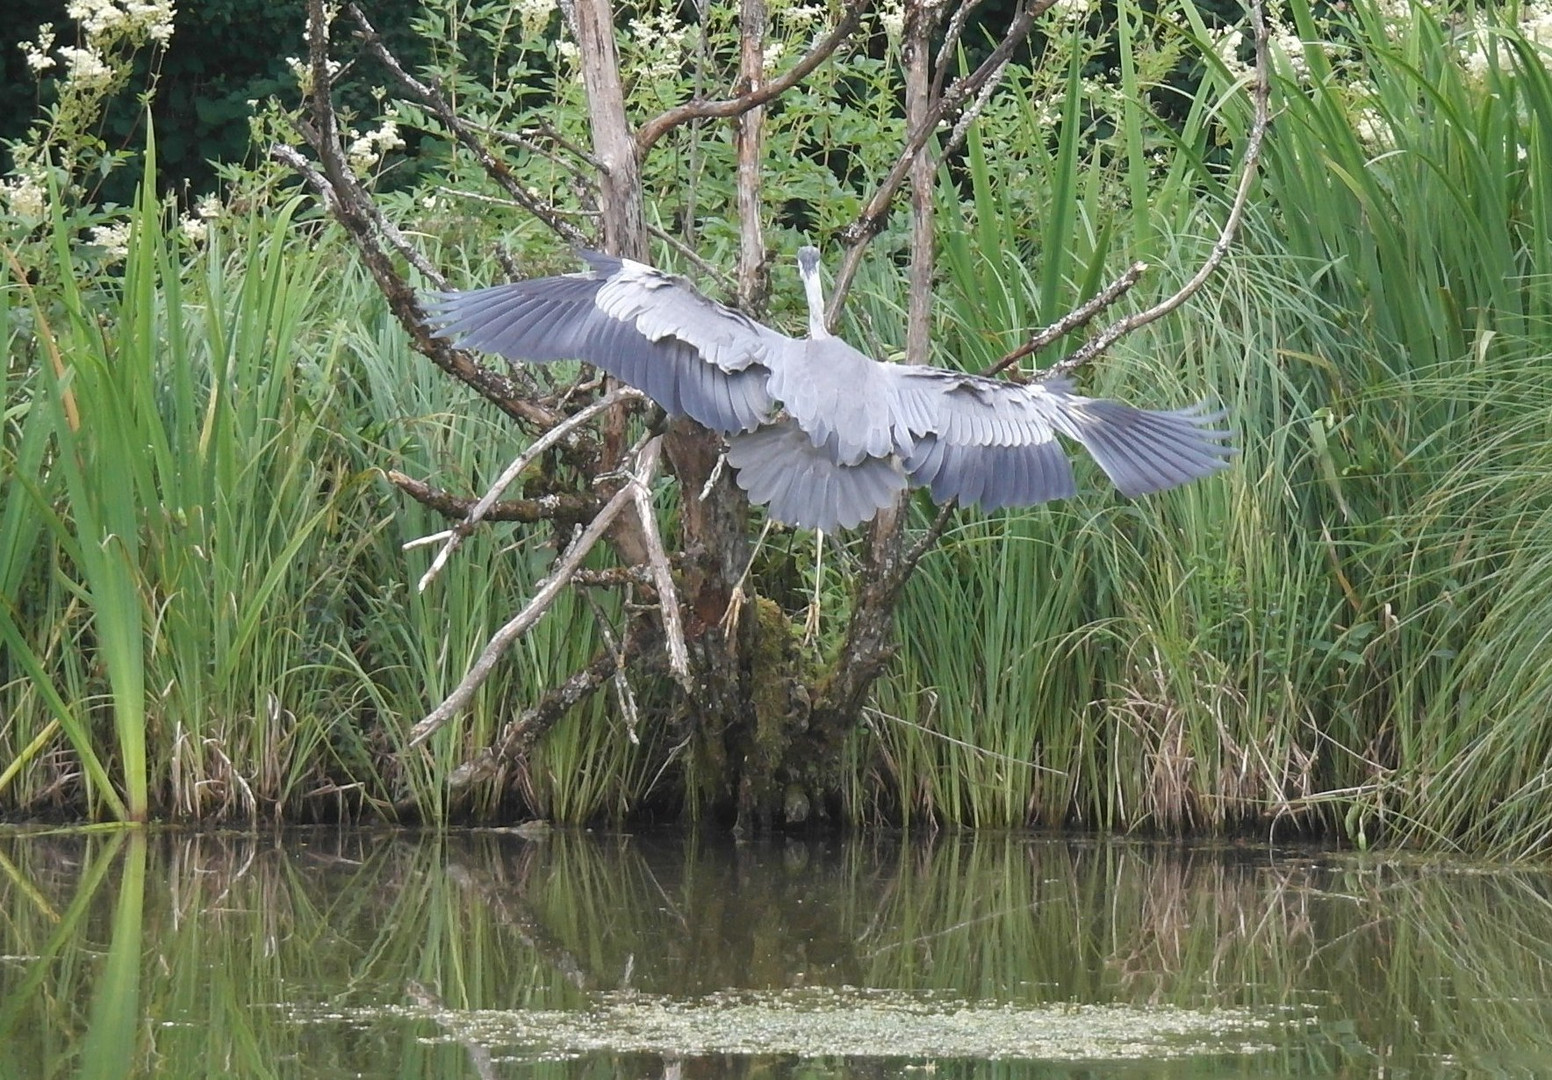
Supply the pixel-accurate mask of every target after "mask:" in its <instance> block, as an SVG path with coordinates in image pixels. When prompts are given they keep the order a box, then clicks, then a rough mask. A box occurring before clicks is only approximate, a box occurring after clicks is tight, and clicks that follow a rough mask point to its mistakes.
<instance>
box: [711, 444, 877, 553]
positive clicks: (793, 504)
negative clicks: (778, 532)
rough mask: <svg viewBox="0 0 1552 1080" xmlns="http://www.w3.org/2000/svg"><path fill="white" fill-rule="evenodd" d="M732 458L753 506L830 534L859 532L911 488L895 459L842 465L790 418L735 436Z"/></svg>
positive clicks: (774, 515) (867, 459)
mask: <svg viewBox="0 0 1552 1080" xmlns="http://www.w3.org/2000/svg"><path fill="white" fill-rule="evenodd" d="M727 460H728V464H729V465H731V466H733V468H735V469H737V470H738V486H739V487H741V488H743V489H744V491H745V492H746V493H747V494H748V495H749V501H750V502H752V503H754V504H755V505H757V506H758V505H767V506H769V508H770V514H771V516H772V517H774V518H776V519H777V520H778V521H784V522H787V523H788V524H790V525H799V526H802V527H803V528H807V529H823V530H825V531H826V532H835V531H836V530H837V529H851V528H855V527H856V526H858V525H860V524H861V523H862V522H864V521H867V520H868V519H870V518H871V517H873V515H874V514H876V513H878V512H879V511H880V510H882V509H883V508H884V507H886V506H889V505H890V504H892V503H893V502H894V500H895V498H896V497H897V496H898V495H899V494H900V492H902V491H904V490H905V488H906V478H905V474H904V473H903V472H901V470H900V465H899V463H898V461H896V460H895V459H894V458H893V457H869V458H864V459H863V460H862V461H861V462H859V463H858V464H855V465H849V464H845V463H842V462H839V461H837V460H836V459H835V457H834V454H833V451H832V450H831V449H830V448H827V447H819V446H815V445H814V443H813V440H812V439H811V438H810V437H809V435H808V433H807V432H805V431H804V430H803V429H802V428H800V427H798V425H797V424H796V423H795V422H794V421H792V420H790V419H789V420H783V421H781V422H779V423H776V424H770V425H767V426H766V427H763V428H761V429H760V430H758V431H754V432H748V433H743V434H738V435H734V436H733V437H732V439H731V440H729V443H728V453H727Z"/></svg>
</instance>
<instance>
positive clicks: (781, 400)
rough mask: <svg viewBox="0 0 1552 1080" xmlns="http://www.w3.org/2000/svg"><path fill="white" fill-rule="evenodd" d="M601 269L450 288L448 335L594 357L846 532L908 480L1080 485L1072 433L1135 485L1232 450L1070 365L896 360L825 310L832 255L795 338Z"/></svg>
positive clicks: (444, 324) (938, 488) (980, 486)
mask: <svg viewBox="0 0 1552 1080" xmlns="http://www.w3.org/2000/svg"><path fill="white" fill-rule="evenodd" d="M581 256H582V258H583V259H584V260H585V261H586V263H587V266H588V268H587V270H585V271H583V272H581V273H577V274H565V275H561V276H558V277H544V278H534V279H530V280H526V281H516V282H512V283H509V284H506V285H494V286H491V287H489V288H483V289H473V290H470V291H466V292H447V293H441V294H438V295H437V297H436V298H435V300H434V302H433V304H432V305H431V310H432V313H433V321H434V323H435V324H436V325H437V326H438V327H439V329H438V331H437V332H438V334H440V335H441V336H444V337H447V338H449V339H452V340H453V341H454V342H455V343H456V344H457V345H459V346H460V347H473V348H476V349H480V350H483V351H486V352H491V353H496V354H498V355H500V356H503V357H505V358H506V359H508V360H512V361H528V362H536V363H547V362H549V361H554V360H585V361H587V362H588V363H590V364H593V365H594V366H596V367H598V368H601V369H602V370H604V371H606V372H608V373H609V374H610V375H613V376H615V377H616V378H618V379H620V380H621V381H623V382H625V383H627V384H629V385H631V386H634V387H636V388H637V389H639V390H641V391H643V392H644V393H645V394H646V395H647V396H648V397H650V398H651V399H652V400H653V401H656V402H657V403H658V404H659V405H660V406H662V407H663V409H664V410H665V411H666V412H667V413H669V414H670V415H674V416H688V417H689V418H690V419H692V420H695V421H697V422H698V423H700V424H703V425H705V426H706V427H708V428H710V429H711V430H713V431H716V432H720V433H721V434H723V435H725V436H727V438H728V450H727V462H728V464H729V465H731V466H732V467H733V468H734V469H735V470H737V480H738V484H739V486H740V487H742V488H743V489H744V491H745V492H746V493H747V494H748V496H749V501H750V502H751V503H754V504H756V505H765V506H767V507H768V508H769V512H770V514H771V516H772V517H774V518H776V519H777V520H778V521H783V522H786V523H788V524H792V525H800V526H804V527H806V528H810V529H821V530H824V531H827V532H833V531H835V530H837V529H841V528H852V527H855V526H857V525H859V524H861V523H862V522H864V521H867V520H869V519H870V518H872V517H873V515H874V514H876V513H877V512H878V511H879V510H881V509H883V508H884V507H887V506H889V505H891V504H892V503H893V502H894V501H895V499H896V497H897V496H898V495H899V494H900V492H902V491H904V490H905V489H906V488H907V487H908V486H917V487H925V488H927V489H928V490H929V491H930V492H931V494H932V498H933V499H934V500H935V501H937V502H939V503H945V502H947V501H949V500H950V499H958V500H959V501H960V502H961V503H967V504H968V503H976V504H979V505H980V506H981V507H982V508H983V509H986V510H995V509H998V508H1001V507H1005V506H1032V505H1035V504H1037V503H1042V502H1046V501H1048V500H1051V499H1061V498H1065V497H1068V496H1070V495H1073V494H1075V493H1076V491H1077V485H1076V484H1075V483H1074V480H1073V475H1072V466H1071V464H1070V462H1069V461H1068V459H1067V454H1066V451H1065V450H1064V448H1063V447H1062V445H1061V444H1060V443H1059V442H1058V440H1057V436H1058V435H1061V436H1063V437H1065V438H1068V439H1071V440H1073V441H1075V442H1077V443H1079V444H1080V445H1082V446H1083V447H1084V448H1085V449H1087V450H1088V452H1089V453H1090V454H1091V455H1092V456H1093V457H1094V459H1095V461H1097V462H1098V463H1099V466H1100V468H1101V469H1103V470H1104V471H1105V473H1106V474H1107V475H1108V476H1109V477H1110V479H1111V481H1112V482H1113V483H1114V484H1115V486H1116V487H1117V488H1118V489H1119V490H1120V491H1121V493H1122V494H1124V495H1127V496H1131V497H1135V496H1139V495H1146V494H1149V493H1151V492H1155V491H1163V490H1165V489H1167V488H1172V487H1176V486H1177V485H1180V484H1184V483H1186V482H1187V481H1189V480H1195V479H1198V478H1199V477H1203V476H1207V475H1208V474H1210V473H1212V472H1215V471H1216V470H1218V469H1221V468H1223V467H1224V466H1226V465H1227V464H1228V460H1229V458H1230V457H1231V456H1232V454H1233V453H1234V450H1233V448H1232V447H1231V446H1230V445H1228V439H1229V432H1227V431H1225V430H1222V429H1220V428H1218V427H1216V426H1215V425H1216V424H1217V423H1218V421H1219V420H1220V419H1221V414H1214V413H1209V412H1207V411H1206V409H1205V407H1204V406H1202V405H1198V406H1195V407H1191V408H1185V409H1176V410H1173V411H1167V412H1164V411H1160V412H1155V411H1150V410H1145V409H1137V408H1134V407H1132V406H1130V405H1126V404H1123V403H1122V402H1119V401H1110V400H1104V399H1099V398H1090V397H1084V396H1082V395H1080V394H1078V393H1076V392H1075V391H1074V389H1073V384H1072V382H1071V381H1070V380H1068V379H1065V378H1052V379H1047V380H1045V381H1037V382H1030V383H1024V384H1019V383H1012V382H1007V381H1003V380H999V379H989V378H983V377H981V376H978V375H970V374H966V373H964V372H960V371H951V370H949V369H946V368H938V367H927V366H911V365H905V364H895V363H885V362H881V361H878V360H874V359H873V358H872V357H870V356H867V355H865V354H864V353H861V352H859V351H858V350H856V349H854V348H852V347H851V346H850V345H848V344H847V343H846V342H844V341H842V340H840V339H839V338H836V337H834V336H832V335H831V334H830V333H829V332H828V331H827V330H826V329H825V325H824V314H823V312H824V299H823V295H822V292H821V286H820V281H819V252H818V250H817V249H815V248H811V247H805V248H803V249H802V250H801V251H799V252H798V268H799V272H800V274H801V275H802V279H803V285H804V290H805V292H806V294H807V298H808V312H809V315H808V331H809V332H808V337H806V338H801V339H799V338H791V337H788V336H787V335H785V334H782V333H780V332H778V331H776V330H773V329H771V328H770V327H768V326H763V325H761V324H760V323H758V322H755V321H754V320H753V319H750V318H749V317H748V316H746V315H743V314H741V313H740V312H738V311H735V310H733V309H732V308H729V307H725V306H723V305H722V304H719V303H716V302H715V301H713V300H710V299H708V298H707V297H706V296H704V295H702V294H701V293H700V292H699V291H698V290H696V288H695V287H694V286H693V285H691V284H690V283H689V282H688V281H685V280H684V279H682V278H678V277H674V276H672V275H669V274H665V273H663V272H661V271H659V270H655V269H653V268H652V267H650V266H647V265H644V264H643V263H639V262H634V261H632V260H630V259H622V258H616V257H614V256H612V255H601V254H598V253H596V252H590V251H584V252H581Z"/></svg>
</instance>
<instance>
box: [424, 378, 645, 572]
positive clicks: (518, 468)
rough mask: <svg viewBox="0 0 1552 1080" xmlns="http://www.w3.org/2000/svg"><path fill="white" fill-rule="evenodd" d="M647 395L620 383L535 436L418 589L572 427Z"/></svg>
mask: <svg viewBox="0 0 1552 1080" xmlns="http://www.w3.org/2000/svg"><path fill="white" fill-rule="evenodd" d="M645 397H646V395H645V394H643V393H642V392H641V391H640V390H636V389H634V388H632V387H629V386H620V387H616V388H615V389H614V390H613V391H612V392H610V393H608V394H606V395H604V396H603V397H601V398H599V399H598V400H597V401H595V402H593V403H592V404H591V405H589V406H588V407H587V408H585V409H580V410H578V411H577V412H576V413H574V414H572V415H571V416H568V417H567V418H566V419H565V420H562V421H561V422H560V423H558V424H556V425H555V426H554V427H552V428H551V429H550V430H549V431H546V432H545V433H544V434H543V435H541V436H540V437H539V438H537V439H535V440H534V441H533V443H532V444H531V445H530V446H529V447H528V448H527V449H526V450H524V451H523V452H522V453H521V454H519V455H518V456H517V458H516V459H515V460H514V461H513V462H512V463H511V464H510V465H508V466H507V467H506V468H505V469H504V470H502V473H501V475H500V476H498V477H497V478H496V482H495V483H493V484H491V485H490V488H489V490H487V491H486V492H485V494H484V495H483V496H481V497H480V501H479V502H477V503H475V504H474V507H473V509H471V510H470V511H469V515H468V517H466V518H464V520H463V523H462V524H461V525H459V526H458V528H456V529H454V530H453V532H452V535H451V536H449V537H448V538H447V542H446V543H445V544H443V545H442V550H441V551H439V552H437V555H436V558H435V559H433V560H431V565H430V566H429V567H428V568H427V569H426V572H425V573H424V574H422V575H421V578H420V584H419V585H418V586H417V587H416V589H417V591H418V592H425V591H426V586H428V585H430V584H431V583H432V582H433V581H435V580H436V576H437V575H438V574H440V573H441V572H442V568H443V567H444V566H446V565H447V560H448V559H450V558H452V557H453V552H455V551H457V550H458V545H460V544H462V543H463V538H464V537H465V536H467V535H469V533H470V532H472V531H473V530H474V527H475V526H476V525H478V524H479V523H480V522H481V521H483V520H484V519H485V515H486V514H487V513H489V512H490V508H491V507H493V506H495V505H496V501H497V500H498V499H500V498H501V494H502V492H504V491H506V489H507V488H508V487H509V486H510V485H511V484H512V481H514V480H516V479H517V478H518V476H520V475H521V474H522V472H523V470H524V469H526V468H528V466H529V465H531V464H533V462H534V461H535V460H536V459H537V458H538V457H539V455H540V454H542V453H544V452H545V451H546V450H548V449H549V448H550V447H552V446H554V445H555V444H556V443H558V442H560V441H561V440H562V439H564V438H565V437H566V436H567V435H568V434H570V433H571V432H572V431H574V430H576V429H577V428H579V427H581V426H582V425H583V424H585V423H587V422H588V421H589V420H591V419H592V418H593V417H595V416H597V415H598V414H599V413H601V412H603V411H604V410H605V409H608V408H612V407H613V406H614V405H615V404H617V403H619V402H621V401H627V400H636V401H640V400H643V399H644V398H645Z"/></svg>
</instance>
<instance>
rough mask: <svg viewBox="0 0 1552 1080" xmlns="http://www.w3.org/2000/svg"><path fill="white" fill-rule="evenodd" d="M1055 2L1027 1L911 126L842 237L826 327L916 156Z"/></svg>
mask: <svg viewBox="0 0 1552 1080" xmlns="http://www.w3.org/2000/svg"><path fill="white" fill-rule="evenodd" d="M1053 3H1055V0H1028V2H1027V3H1025V4H1024V5H1023V6H1021V7H1020V8H1019V10H1018V13H1017V14H1016V15H1015V16H1014V17H1013V22H1012V23H1011V24H1009V26H1008V30H1007V33H1005V34H1003V36H1002V40H1001V41H999V42H998V43H997V47H996V48H994V49H993V50H992V51H991V52H990V53H989V54H988V55H987V57H986V59H985V60H983V61H981V63H980V65H979V66H978V67H977V68H976V69H975V70H974V71H972V72H971V73H970V74H968V75H966V76H964V77H963V78H960V79H956V80H955V81H954V82H953V83H952V84H951V85H950V86H949V87H948V89H946V90H944V91H943V93H942V94H941V95H939V96H937V97H936V98H935V99H934V100H933V101H932V103H931V105H930V106H929V107H928V108H927V109H926V110H925V112H924V114H923V115H922V117H921V119H920V121H919V122H917V123H916V124H914V125H913V126H912V127H911V129H910V133H909V135H908V136H907V137H906V141H905V147H904V148H903V149H902V150H901V151H900V156H899V157H897V158H896V159H895V163H894V165H892V166H891V167H890V169H889V172H888V174H887V175H886V176H885V177H884V179H883V180H881V181H880V182H879V183H878V185H877V187H875V188H874V189H873V195H872V197H871V198H869V199H868V202H867V205H866V206H864V207H863V209H862V212H861V213H860V214H858V215H857V219H856V220H855V221H853V222H852V223H851V224H850V225H848V226H847V227H846V229H845V231H844V233H843V237H844V240H845V243H846V255H845V257H844V258H842V260H841V266H840V269H839V270H838V271H837V272H836V275H835V281H834V285H833V289H832V292H831V294H830V302H829V304H828V306H827V308H826V310H825V322H826V323H829V324H831V325H833V324H834V323H835V321H836V319H837V318H838V317H839V315H840V311H841V307H842V306H843V304H844V303H845V300H846V294H847V293H848V292H850V291H851V283H852V279H853V278H855V277H856V276H857V269H858V268H859V267H860V266H861V265H862V256H863V254H864V253H865V252H866V250H867V245H868V243H869V242H870V241H871V240H872V239H873V237H874V236H876V235H878V232H879V230H880V229H882V228H883V227H884V220H885V218H886V217H887V216H888V214H889V208H890V207H891V206H893V205H894V201H895V196H896V195H897V194H899V191H900V185H901V184H903V183H905V180H906V177H907V176H909V175H910V171H911V164H912V162H914V161H915V159H916V155H918V154H920V153H921V152H922V150H923V148H924V147H926V145H927V143H928V141H929V140H930V139H931V138H932V136H933V133H934V132H936V131H937V129H938V124H939V123H940V122H942V120H943V119H944V117H946V116H948V115H950V114H951V113H954V112H956V111H958V110H959V109H961V108H962V107H964V106H965V104H966V103H967V102H970V101H972V100H974V99H975V98H976V97H977V95H979V94H980V93H981V91H982V89H983V88H984V87H985V86H986V85H987V84H988V83H990V82H994V81H995V79H996V77H997V76H999V75H1000V74H1001V73H1002V70H1003V68H1004V67H1006V65H1007V62H1008V58H1009V57H1011V56H1012V55H1013V52H1014V50H1016V49H1017V48H1018V47H1019V46H1020V45H1022V44H1023V43H1024V39H1025V38H1027V37H1028V36H1029V32H1030V30H1031V29H1033V27H1034V25H1035V20H1036V19H1037V18H1039V17H1040V15H1041V14H1042V13H1043V12H1044V11H1045V10H1046V9H1047V8H1049V7H1050V6H1051V5H1052V4H1053Z"/></svg>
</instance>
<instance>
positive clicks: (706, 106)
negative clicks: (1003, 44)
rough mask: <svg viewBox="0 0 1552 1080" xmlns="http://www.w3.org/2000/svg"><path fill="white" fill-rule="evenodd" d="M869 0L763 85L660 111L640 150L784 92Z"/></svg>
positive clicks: (821, 58)
mask: <svg viewBox="0 0 1552 1080" xmlns="http://www.w3.org/2000/svg"><path fill="white" fill-rule="evenodd" d="M1048 2H1049V0H1048ZM870 3H871V0H848V2H847V4H846V7H845V10H844V11H843V12H842V14H841V17H840V19H839V20H838V21H837V22H836V24H835V26H834V27H833V28H831V30H830V32H829V33H828V34H826V35H825V36H824V37H822V38H820V39H819V40H818V41H816V42H815V43H814V46H813V48H811V49H809V50H808V52H806V53H804V54H803V58H802V59H801V60H799V61H798V62H797V63H796V64H794V65H793V66H792V68H791V69H790V70H788V71H787V72H786V73H785V74H783V75H781V76H779V77H777V78H775V79H772V80H771V81H770V82H768V83H765V84H764V85H763V86H759V87H756V88H754V89H752V90H750V91H748V92H747V93H744V94H740V95H739V96H738V97H736V98H727V99H725V100H722V101H687V102H685V103H684V104H683V105H676V106H675V107H674V108H672V109H669V110H668V111H667V112H663V113H659V114H658V115H657V116H655V117H653V118H652V119H651V120H648V121H647V122H646V123H645V124H643V125H642V126H641V128H640V130H638V131H637V133H636V145H637V147H638V148H639V149H640V151H641V152H642V153H646V152H647V150H649V149H651V147H652V145H653V144H654V143H656V142H657V141H658V140H659V139H661V138H662V137H663V136H664V135H666V134H668V132H669V131H671V130H673V129H674V128H676V127H678V126H679V125H680V124H686V123H689V122H690V121H691V120H700V119H710V118H720V119H726V118H728V117H733V116H738V115H740V114H742V113H746V112H748V111H749V110H750V109H754V108H757V107H759V106H761V105H764V104H766V103H767V102H769V101H772V100H774V99H775V98H778V97H780V96H781V95H782V94H785V93H786V92H787V91H788V90H790V89H792V88H793V87H794V86H796V85H797V84H798V83H800V82H802V81H803V80H804V79H806V78H807V77H808V75H809V73H810V72H812V71H813V70H814V69H815V68H817V67H818V66H819V65H820V64H822V63H824V62H825V61H826V60H828V59H829V58H830V54H831V53H833V52H835V50H836V49H837V48H839V47H840V46H841V44H842V43H843V42H844V41H846V39H847V38H849V37H851V35H852V34H853V33H854V32H856V29H857V26H858V24H859V23H860V22H861V21H862V15H863V13H864V12H866V11H867V9H868V6H869V4H870Z"/></svg>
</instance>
